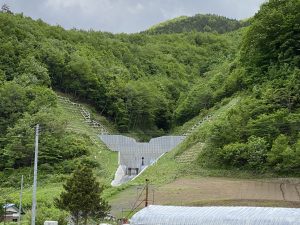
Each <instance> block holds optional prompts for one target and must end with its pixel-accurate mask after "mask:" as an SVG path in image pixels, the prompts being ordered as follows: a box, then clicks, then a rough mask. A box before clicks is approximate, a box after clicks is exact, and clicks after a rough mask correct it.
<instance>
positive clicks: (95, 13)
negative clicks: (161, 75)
mask: <svg viewBox="0 0 300 225" xmlns="http://www.w3.org/2000/svg"><path fill="white" fill-rule="evenodd" d="M264 1H265V0H0V5H3V4H4V3H6V4H7V5H9V6H10V9H11V10H12V11H13V12H15V13H21V12H23V13H24V15H26V16H30V17H32V18H33V19H42V20H43V21H45V22H47V23H49V24H52V25H60V26H62V27H64V28H66V29H71V28H76V29H84V30H89V29H93V30H97V31H99V30H100V31H108V32H112V33H122V32H124V33H135V32H139V31H143V30H146V29H148V28H149V27H151V26H153V25H155V24H157V23H160V22H163V21H166V20H168V19H172V18H175V17H178V16H182V15H185V16H192V15H195V14H197V13H201V14H206V13H210V14H218V15H221V16H226V17H229V18H234V19H245V18H249V17H251V16H253V15H254V14H255V13H256V12H257V11H258V9H259V7H260V5H261V4H262V3H263V2H264Z"/></svg>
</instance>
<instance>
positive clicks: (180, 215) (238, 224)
mask: <svg viewBox="0 0 300 225" xmlns="http://www.w3.org/2000/svg"><path fill="white" fill-rule="evenodd" d="M130 225H300V209H296V208H271V207H220V206H217V207H182V206H159V205H151V206H149V207H147V208H144V209H142V210H140V211H139V212H137V213H136V214H135V215H133V217H132V218H131V220H130Z"/></svg>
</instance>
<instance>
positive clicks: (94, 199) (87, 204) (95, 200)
mask: <svg viewBox="0 0 300 225" xmlns="http://www.w3.org/2000/svg"><path fill="white" fill-rule="evenodd" d="M63 187H64V189H65V190H64V191H63V192H62V193H61V194H60V197H59V198H56V199H55V205H56V207H58V208H59V209H63V210H66V211H68V212H69V213H70V214H71V216H72V219H73V221H74V223H75V224H76V225H78V224H85V225H87V221H88V219H89V218H95V219H100V218H103V217H104V216H106V215H107V213H108V211H109V209H110V206H109V205H108V203H107V202H106V201H105V200H103V198H102V197H101V193H102V191H103V187H100V186H99V183H98V182H97V181H96V178H95V177H94V175H93V172H92V170H91V169H90V168H88V167H86V166H80V167H78V169H76V170H75V171H74V172H73V174H72V176H71V177H70V178H69V179H68V180H67V182H66V183H65V184H64V186H63Z"/></svg>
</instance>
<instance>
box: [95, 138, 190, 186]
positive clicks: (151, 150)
mask: <svg viewBox="0 0 300 225" xmlns="http://www.w3.org/2000/svg"><path fill="white" fill-rule="evenodd" d="M99 137H100V139H101V140H102V141H103V142H104V143H105V144H106V146H107V147H108V148H109V149H110V150H112V151H117V152H119V168H118V169H117V171H116V174H115V179H114V180H113V182H112V185H113V186H118V185H121V184H122V183H125V182H127V181H129V180H132V179H133V178H135V177H136V176H137V175H138V174H140V173H141V171H143V170H144V169H145V168H147V167H148V166H149V165H151V164H153V163H154V162H155V161H156V160H157V159H158V158H159V157H160V156H161V155H163V154H164V153H166V152H169V151H170V150H172V149H173V148H175V147H176V146H177V145H178V144H180V143H181V142H182V141H183V140H184V138H185V136H162V137H158V138H153V139H151V140H150V142H148V143H145V142H142V143H141V142H137V141H136V140H135V139H133V138H130V137H126V136H123V135H99Z"/></svg>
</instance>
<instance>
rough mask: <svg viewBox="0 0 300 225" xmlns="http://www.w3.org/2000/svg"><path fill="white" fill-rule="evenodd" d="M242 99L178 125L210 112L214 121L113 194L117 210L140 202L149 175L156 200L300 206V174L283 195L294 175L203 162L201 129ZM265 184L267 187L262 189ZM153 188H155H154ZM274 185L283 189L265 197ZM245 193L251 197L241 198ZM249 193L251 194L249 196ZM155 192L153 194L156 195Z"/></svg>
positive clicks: (187, 126)
mask: <svg viewBox="0 0 300 225" xmlns="http://www.w3.org/2000/svg"><path fill="white" fill-rule="evenodd" d="M241 99H242V96H237V97H234V98H232V99H226V100H224V101H223V102H222V103H220V104H219V105H218V106H216V107H214V108H212V109H210V110H209V111H208V112H207V113H205V114H200V115H199V116H197V117H195V118H194V119H192V120H191V121H189V122H187V123H186V124H184V125H183V126H181V127H178V128H176V130H175V131H174V133H175V134H178V135H180V134H183V133H186V132H187V131H188V130H189V129H190V127H192V126H193V125H194V124H197V123H198V121H200V120H201V119H202V118H204V117H205V116H206V115H211V120H209V121H208V120H207V121H205V122H203V123H202V124H201V125H200V126H198V127H197V128H196V129H195V130H194V131H193V133H192V134H191V135H190V136H189V137H188V138H187V139H186V140H185V141H184V142H183V143H182V144H181V145H179V146H178V147H177V148H175V149H174V150H172V151H171V152H169V153H167V154H165V155H164V156H163V157H161V158H160V160H158V162H157V163H156V164H155V165H153V166H150V167H149V168H148V169H147V170H146V171H145V172H144V173H143V174H142V175H141V176H139V177H138V178H137V179H136V180H134V181H131V182H129V183H127V184H125V185H123V186H122V187H121V188H120V190H123V191H120V192H118V193H117V194H116V195H114V196H112V197H111V198H110V199H109V200H110V203H111V205H112V213H113V214H114V215H117V216H121V214H120V212H121V211H122V210H123V209H126V210H129V209H131V207H132V206H131V205H132V204H133V202H135V201H136V196H137V190H141V187H143V185H144V184H145V179H149V180H150V183H151V188H150V189H151V190H152V189H154V190H155V198H156V201H155V204H167V205H189V206H205V205H230V206H238V205H243V206H269V207H271V206H273V207H300V202H299V201H297V198H299V200H300V196H299V195H297V193H296V192H295V191H294V189H295V188H298V189H299V187H298V186H299V184H300V180H299V179H296V178H295V181H294V182H295V184H296V186H293V185H291V189H287V190H286V195H288V194H289V195H291V194H292V193H293V197H292V198H290V199H284V198H282V196H281V193H280V189H281V186H279V184H283V183H284V185H287V186H288V185H289V184H290V182H291V181H292V180H293V179H292V178H291V179H287V180H285V179H281V178H279V179H278V178H276V175H274V174H263V175H258V174H254V173H251V172H247V171H239V170H235V171H234V170H224V169H223V170H222V169H207V168H203V167H201V166H200V165H199V164H198V163H197V155H198V154H199V152H200V151H201V149H202V147H203V146H204V143H202V142H201V139H202V137H201V134H203V133H205V131H206V130H207V129H208V128H209V127H210V126H212V125H213V124H214V123H216V122H217V121H218V119H219V118H223V117H225V116H226V115H227V113H228V112H229V110H230V109H232V108H234V107H236V106H238V104H239V102H240V100H241ZM195 156H196V157H195ZM228 183H229V184H231V186H230V185H228ZM248 184H250V185H248ZM262 186H263V187H264V188H265V189H262V188H261V187H262ZM270 187H271V188H270ZM284 187H286V186H284ZM223 188H224V189H223ZM226 188H227V189H226ZM259 188H261V189H259ZM214 189H217V192H216V193H214V194H212V195H211V193H210V192H211V190H214ZM241 189H244V190H241ZM151 190H150V193H152V192H151ZM273 190H276V191H277V195H272V196H271V197H269V199H265V197H266V196H268V193H269V191H273ZM250 191H251V193H250ZM228 192H233V193H232V195H231V196H227V195H226V194H227V193H228ZM294 192H295V193H294ZM236 193H238V194H236ZM239 193H242V194H241V195H245V196H242V197H239ZM278 193H279V197H278ZM247 194H248V195H249V196H250V197H249V196H248V197H247ZM250 194H251V195H250ZM151 196H152V195H151ZM151 196H150V198H152V197H151ZM143 198H144V195H143V196H142V197H141V199H140V200H141V201H142V200H143ZM141 207H142V205H141ZM123 214H124V213H123ZM125 214H126V213H125ZM127 214H128V213H127ZM127 214H126V215H127Z"/></svg>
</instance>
